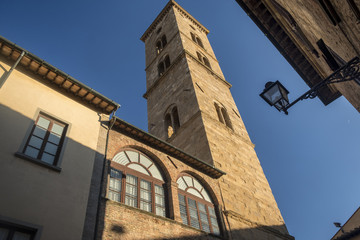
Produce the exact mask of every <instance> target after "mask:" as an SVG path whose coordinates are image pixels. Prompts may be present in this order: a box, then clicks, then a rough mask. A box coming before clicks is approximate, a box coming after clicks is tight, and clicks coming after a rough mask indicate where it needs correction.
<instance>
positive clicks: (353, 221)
mask: <svg viewBox="0 0 360 240" xmlns="http://www.w3.org/2000/svg"><path fill="white" fill-rule="evenodd" d="M359 239H360V208H358V209H357V210H356V211H355V212H354V213H353V215H352V216H351V217H350V218H349V219H348V220H347V221H346V223H344V225H343V226H341V227H340V229H339V231H338V232H337V233H336V234H335V235H334V236H333V237H332V238H331V240H359Z"/></svg>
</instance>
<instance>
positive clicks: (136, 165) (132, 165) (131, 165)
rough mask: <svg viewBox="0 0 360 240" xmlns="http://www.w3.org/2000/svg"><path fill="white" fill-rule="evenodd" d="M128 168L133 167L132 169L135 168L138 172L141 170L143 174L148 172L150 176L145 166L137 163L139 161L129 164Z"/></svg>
mask: <svg viewBox="0 0 360 240" xmlns="http://www.w3.org/2000/svg"><path fill="white" fill-rule="evenodd" d="M127 167H128V168H131V169H134V170H136V171H138V172H141V173H143V174H146V175H148V176H150V174H149V173H148V171H147V170H146V169H145V168H144V167H143V166H141V165H140V164H137V163H131V164H129V165H127Z"/></svg>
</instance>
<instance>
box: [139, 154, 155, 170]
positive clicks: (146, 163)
mask: <svg viewBox="0 0 360 240" xmlns="http://www.w3.org/2000/svg"><path fill="white" fill-rule="evenodd" d="M140 163H141V164H142V165H144V166H145V167H147V168H148V167H150V165H151V164H152V162H151V161H150V160H149V159H148V158H147V157H145V156H143V155H141V154H140Z"/></svg>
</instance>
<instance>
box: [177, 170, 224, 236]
mask: <svg viewBox="0 0 360 240" xmlns="http://www.w3.org/2000/svg"><path fill="white" fill-rule="evenodd" d="M176 183H177V184H178V196H179V207H180V214H181V219H182V222H183V223H184V224H186V225H190V226H192V227H194V228H197V229H201V230H203V231H205V232H211V233H214V234H218V235H219V234H220V230H219V224H218V221H217V217H216V214H215V208H214V203H213V201H212V200H211V198H210V195H209V193H208V192H207V191H206V190H205V188H204V187H203V185H202V184H201V183H200V182H199V181H198V180H197V179H196V178H194V177H193V176H191V175H189V174H185V175H183V176H181V177H179V178H178V180H177V181H176Z"/></svg>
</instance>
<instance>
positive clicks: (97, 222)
mask: <svg viewBox="0 0 360 240" xmlns="http://www.w3.org/2000/svg"><path fill="white" fill-rule="evenodd" d="M119 108H120V105H118V106H117V108H116V109H115V110H114V111H113V112H112V114H110V116H111V118H110V120H109V127H108V131H107V134H106V143H105V154H104V162H103V168H102V173H101V179H100V191H99V197H98V206H97V211H96V218H95V231H94V240H96V239H97V234H98V230H99V217H100V207H101V196H102V191H103V180H104V174H105V167H106V159H107V150H108V143H109V135H110V130H111V128H112V127H113V126H114V124H115V121H116V120H115V118H114V116H115V113H116V111H117V110H118V109H119ZM112 119H114V121H113V122H112V123H111V120H112Z"/></svg>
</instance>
